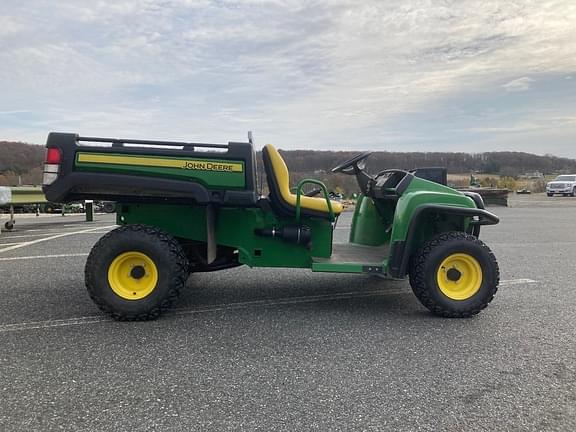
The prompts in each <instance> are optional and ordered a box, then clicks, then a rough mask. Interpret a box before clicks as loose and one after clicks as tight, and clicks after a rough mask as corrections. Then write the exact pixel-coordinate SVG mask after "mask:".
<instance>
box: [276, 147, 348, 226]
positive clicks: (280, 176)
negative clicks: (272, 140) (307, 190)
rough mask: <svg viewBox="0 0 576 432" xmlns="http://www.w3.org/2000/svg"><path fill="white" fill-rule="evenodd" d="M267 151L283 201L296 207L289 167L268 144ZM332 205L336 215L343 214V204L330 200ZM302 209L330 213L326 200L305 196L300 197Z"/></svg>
mask: <svg viewBox="0 0 576 432" xmlns="http://www.w3.org/2000/svg"><path fill="white" fill-rule="evenodd" d="M266 149H267V150H268V155H269V156H270V162H271V163H272V170H273V171H274V176H275V177H276V183H277V184H278V189H279V190H280V194H281V195H282V199H283V200H284V201H286V203H288V204H290V205H291V206H294V207H296V195H295V194H293V193H292V192H291V191H290V175H289V173H288V167H287V166H286V163H285V162H284V159H282V156H280V153H278V150H276V148H275V147H274V146H273V145H272V144H267V145H266ZM330 203H331V205H332V211H333V212H334V214H335V215H339V214H340V213H342V203H340V202H338V201H332V200H330ZM300 207H301V208H303V209H307V210H312V211H318V212H324V213H329V212H330V211H329V210H328V204H327V203H326V199H325V198H315V197H307V196H304V195H301V196H300Z"/></svg>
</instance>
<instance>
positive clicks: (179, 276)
mask: <svg viewBox="0 0 576 432" xmlns="http://www.w3.org/2000/svg"><path fill="white" fill-rule="evenodd" d="M125 253H139V254H143V255H145V256H146V257H147V258H149V259H150V260H151V262H152V263H153V266H152V267H154V268H155V270H154V271H155V272H156V274H155V277H154V278H156V277H157V282H156V283H155V284H152V285H151V286H152V287H153V288H152V290H151V292H150V293H149V294H147V295H145V296H144V297H143V298H138V299H136V300H133V299H127V298H124V297H122V296H121V295H119V294H118V293H117V292H116V291H115V290H114V289H113V288H112V286H111V279H110V278H109V271H111V270H110V266H111V265H112V264H113V263H114V262H115V260H116V258H118V257H120V256H121V255H122V254H125ZM188 267H189V264H188V259H187V258H186V255H185V253H184V251H183V250H182V247H181V246H180V244H179V243H178V242H177V241H176V239H174V237H172V236H171V235H169V234H167V233H166V232H164V231H162V230H160V229H157V228H154V227H150V226H147V225H126V226H122V227H120V228H117V229H115V230H114V231H111V232H109V233H108V234H106V235H105V236H104V237H102V238H101V239H100V240H99V241H98V242H97V243H96V245H94V247H93V248H92V250H91V251H90V255H89V256H88V259H87V261H86V267H85V272H84V274H85V282H86V288H87V289H88V294H89V295H90V297H91V298H92V300H93V301H94V303H96V305H97V306H98V307H99V308H100V309H101V310H102V311H104V312H105V313H107V314H109V315H110V316H112V318H114V319H116V320H119V321H146V320H152V319H156V318H158V317H159V316H160V315H161V314H162V313H163V312H164V311H166V310H167V309H169V308H170V307H171V306H172V304H173V303H174V301H175V300H176V299H177V298H178V295H179V293H180V290H181V289H182V288H184V287H185V285H186V279H187V277H188V274H189V271H188ZM133 268H134V267H133ZM140 268H141V269H142V267H140ZM122 274H124V273H122ZM144 274H145V275H146V272H144ZM146 276H147V275H146ZM129 277H130V278H134V279H140V278H142V277H143V276H142V275H140V276H132V272H130V273H129ZM134 294H136V293H134Z"/></svg>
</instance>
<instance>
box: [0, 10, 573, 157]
mask: <svg viewBox="0 0 576 432" xmlns="http://www.w3.org/2000/svg"><path fill="white" fill-rule="evenodd" d="M31 8H33V9H34V10H35V13H34V14H30V13H29V10H30V9H31ZM5 9H7V10H6V11H3V12H5V16H9V17H10V22H12V23H16V22H17V23H18V24H17V26H16V27H15V25H14V24H12V29H13V30H11V31H12V33H11V34H14V31H16V30H17V31H18V37H17V38H16V37H13V36H10V34H8V35H7V36H6V37H7V38H8V39H5V41H6V42H5V43H4V44H3V47H2V49H1V50H0V63H1V64H2V65H3V67H2V68H0V93H1V94H2V99H0V111H14V110H20V109H23V108H27V107H29V106H31V105H34V107H35V108H34V112H35V113H37V117H35V120H30V122H35V123H28V124H26V125H25V127H24V126H23V127H22V135H23V136H24V134H26V137H29V136H32V137H34V136H36V135H34V134H37V136H38V138H34V139H37V140H38V141H40V137H43V136H44V135H45V134H46V133H47V132H48V131H49V130H48V128H55V129H61V128H66V129H67V130H76V131H78V132H81V133H86V131H87V130H89V131H90V133H91V134H105V135H111V134H112V135H123V136H128V135H137V136H150V137H158V138H163V137H167V136H170V137H173V138H187V139H188V138H190V139H202V140H210V139H215V140H220V141H222V140H227V139H239V138H242V137H243V135H244V132H245V130H246V129H254V130H255V132H256V133H257V135H256V136H257V138H258V137H259V136H260V137H262V138H261V139H262V140H265V141H275V142H277V143H278V144H279V145H281V146H284V147H302V146H306V147H314V146H315V147H323V148H334V147H339V148H344V147H352V146H354V147H364V148H366V147H370V146H376V147H380V148H382V147H383V146H392V145H394V143H395V140H396V139H397V137H399V136H400V137H406V139H405V141H404V142H405V143H407V144H403V145H410V139H414V140H415V141H414V142H416V140H417V139H418V137H421V140H423V141H422V142H424V141H425V139H428V136H427V133H428V132H426V133H425V132H422V129H421V125H420V124H418V123H415V124H412V125H408V126H406V125H405V126H403V127H404V129H403V130H397V126H396V124H397V122H398V121H399V119H401V118H404V117H406V116H411V115H416V114H418V115H421V114H427V113H428V114H430V113H437V115H438V118H439V119H440V120H438V121H437V122H436V123H441V122H445V123H446V127H445V129H446V130H447V131H449V130H454V129H460V130H468V131H469V133H486V131H490V132H491V133H503V132H505V131H506V130H507V129H514V127H516V126H515V125H523V124H531V120H530V119H529V118H518V119H514V121H513V124H512V123H511V124H509V125H502V124H483V125H479V126H476V127H472V128H471V127H468V126H467V125H466V126H462V127H460V128H459V127H458V125H456V127H454V125H453V124H452V123H451V122H454V121H456V120H455V116H454V114H453V112H449V108H446V107H445V105H446V103H445V101H447V100H453V99H454V100H458V98H471V100H470V102H471V103H470V104H463V105H470V106H473V105H474V104H475V102H476V100H475V97H481V96H484V95H485V94H486V93H487V92H489V91H494V92H495V93H496V91H497V90H498V88H499V87H502V88H503V89H504V90H506V92H516V93H517V94H515V95H514V97H515V96H520V95H521V93H522V92H523V91H525V90H528V89H529V88H530V86H531V85H532V84H533V83H534V81H535V80H538V81H540V78H539V77H542V76H552V75H554V74H557V75H558V76H560V77H562V82H563V83H565V85H569V80H564V79H563V77H565V76H570V74H572V73H573V72H574V70H576V39H575V38H574V31H573V29H574V28H575V27H576V3H575V2H573V1H571V0H564V1H560V0H558V1H556V0H543V1H541V2H538V3H530V2H501V1H499V0H488V1H483V2H477V1H473V0H462V1H459V2H445V3H441V2H439V3H431V2H429V1H427V0H409V1H405V2H395V1H383V0H365V1H363V2H358V1H355V0H332V1H329V2H308V1H304V0H270V1H265V0H243V1H231V0H219V1H215V0H214V1H210V0H197V1H191V0H170V1H166V2H162V3H159V2H155V1H152V0H138V1H136V0H135V1H132V0H131V1H127V0H117V1H111V0H109V1H102V0H98V1H94V2H90V3H81V4H80V3H78V2H76V1H72V0H63V1H59V2H57V3H54V2H48V1H46V0H36V1H33V2H32V4H29V3H27V4H26V5H19V3H17V2H14V3H13V4H12V5H10V6H8V7H5ZM2 28H3V26H2V21H1V20H0V29H2ZM6 28H10V27H9V26H8V25H6ZM14 29H16V30H14ZM38 29H42V31H41V32H39V31H38ZM4 32H6V30H4ZM2 36H3V33H2V30H0V37H2ZM502 83H505V84H502ZM526 93H530V92H526ZM494 97H503V98H504V97H508V98H511V97H512V95H502V96H498V95H495V96H494ZM542 98H543V99H542V101H541V102H538V103H545V102H546V95H542ZM490 103H491V104H493V105H495V106H496V108H498V104H499V103H504V101H502V102H501V101H499V100H496V101H491V102H490ZM442 107H443V108H442ZM535 108H538V107H535ZM470 109H472V108H470ZM475 109H476V110H477V111H478V112H476V113H466V116H470V115H472V116H473V115H479V112H480V111H482V110H484V109H485V107H482V106H480V107H477V108H475ZM565 109H566V112H564V113H559V115H565V116H566V117H570V116H573V115H574V111H573V110H572V111H570V107H569V106H566V108H565ZM441 110H444V111H441ZM508 111H509V110H508ZM512 111H514V109H513V110H512ZM77 113H83V115H77ZM463 115H464V114H463ZM526 115H527V114H525V113H523V112H521V111H520V110H518V116H520V117H522V116H526ZM122 117H124V118H122ZM528 117H530V116H528ZM3 125H4V123H0V138H2V136H1V135H2V134H3V135H6V131H7V130H11V131H12V132H11V133H14V131H17V130H18V129H17V128H16V127H14V126H13V125H6V126H3ZM481 130H484V132H481ZM390 131H393V132H390ZM419 131H421V132H419ZM435 133H437V134H438V135H437V136H436V138H437V140H438V141H442V139H443V137H444V135H442V133H443V132H442V131H441V130H440V128H437V130H436V131H435ZM30 134H32V135H30ZM10 138H18V137H17V136H10ZM403 148H406V147H403ZM408 148H409V147H408ZM575 156H576V154H575Z"/></svg>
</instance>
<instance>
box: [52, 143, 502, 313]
mask: <svg viewBox="0 0 576 432" xmlns="http://www.w3.org/2000/svg"><path fill="white" fill-rule="evenodd" d="M47 148H48V150H47V159H46V165H45V181H44V192H45V194H46V196H47V198H48V199H49V200H50V201H55V202H68V201H72V200H78V199H97V200H111V201H116V202H117V203H118V204H117V207H116V208H117V224H118V225H119V226H120V227H148V228H151V229H154V230H156V231H154V232H158V233H161V235H167V236H169V237H170V241H172V240H173V241H174V245H176V246H175V247H176V248H178V250H179V251H181V252H182V253H183V254H184V255H185V260H184V261H186V262H185V266H186V267H187V271H188V272H200V271H214V270H221V269H225V268H229V267H234V266H238V265H247V266H249V267H284V268H307V269H310V270H312V271H314V272H332V273H366V274H372V275H378V276H382V277H385V278H394V279H399V278H404V277H405V276H406V275H407V274H409V272H410V265H411V262H414V261H415V257H416V255H417V253H418V251H421V250H422V248H423V247H424V246H425V245H426V244H427V242H430V241H431V240H433V239H437V238H439V236H442V235H443V234H444V235H445V234H447V233H460V234H461V235H462V236H468V237H466V238H467V239H468V240H467V241H469V242H470V241H472V240H473V239H477V238H478V236H479V232H480V226H481V225H491V224H495V223H497V222H498V218H497V217H496V216H495V215H493V214H492V213H490V212H488V211H486V210H485V209H484V205H483V202H482V199H481V198H480V196H479V195H477V194H471V193H468V194H465V193H461V192H459V191H457V190H454V189H452V188H450V187H448V186H446V185H445V184H440V183H439V182H437V181H432V180H428V179H426V178H423V177H427V175H426V173H427V172H429V170H414V171H411V172H408V171H403V170H396V169H393V170H384V171H381V172H380V173H378V174H377V175H370V174H368V173H367V172H366V171H365V170H364V161H365V159H366V158H367V157H368V156H369V153H363V154H360V155H358V156H356V157H355V158H353V159H351V160H349V161H346V162H345V163H343V164H340V165H339V166H338V167H336V168H335V169H334V170H333V171H335V172H343V173H345V174H351V175H355V176H356V177H357V179H358V184H359V186H360V189H361V192H362V193H361V194H360V196H359V198H358V201H357V203H356V206H355V209H354V214H353V218H352V225H351V228H350V236H349V242H347V243H334V241H333V234H334V229H335V226H336V224H337V222H338V217H339V215H340V214H341V212H342V208H341V204H340V203H337V202H334V201H331V200H330V198H329V195H328V191H327V190H326V187H325V186H324V185H323V184H322V183H321V182H318V181H316V180H311V179H305V180H302V181H300V182H299V183H298V184H297V185H296V186H295V190H294V188H293V189H292V190H291V191H288V187H289V186H290V185H289V179H288V171H287V168H286V166H285V164H284V162H283V160H282V158H281V155H280V153H278V152H277V151H276V150H275V149H274V148H273V147H272V146H266V147H265V148H264V149H263V160H264V169H265V171H266V180H267V183H268V189H269V194H268V195H267V196H262V195H261V191H260V190H258V184H259V183H258V179H257V176H256V173H257V172H258V169H257V166H256V153H255V151H254V148H253V144H252V142H251V138H250V140H249V142H246V143H233V142H231V143H228V144H204V143H188V142H162V141H148V140H146V141H145V140H119V139H108V138H94V137H80V136H78V135H75V134H63V133H51V134H50V135H49V137H48V142H47ZM439 172H440V173H441V174H442V173H443V175H444V179H445V170H444V171H443V170H438V169H436V170H433V173H434V174H438V173H439ZM428 177H429V176H428ZM432 177H434V176H432ZM436 177H437V176H436ZM440 177H442V176H440ZM436 180H437V178H436ZM441 183H442V181H441ZM444 183H445V181H444ZM310 184H312V185H314V186H317V189H315V190H314V191H312V193H311V194H310V193H309V194H305V193H304V189H305V188H306V185H310ZM314 194H320V195H321V197H315V198H314V197H310V196H308V195H314ZM125 231H126V229H124V231H122V232H125ZM123 235H125V236H126V235H128V234H126V233H124V234H123ZM151 235H152V234H151ZM154 235H156V234H154ZM158 235H160V234H158ZM463 238H464V237H463ZM106 241H108V242H109V243H111V244H112V240H106ZM124 241H125V240H124ZM97 246H98V245H97ZM110 247H111V248H112V246H110ZM135 247H136V246H135ZM142 248H143V249H142V250H140V249H138V250H140V252H138V251H136V249H137V248H136V249H134V250H135V252H133V253H134V254H137V253H142V254H144V256H147V255H146V253H145V249H146V248H145V247H144V246H142ZM116 249H118V248H116ZM120 249H121V248H120ZM120 249H118V252H116V253H117V255H118V256H120V255H122V254H120V252H121V250H120ZM97 250H98V247H95V249H94V251H93V254H95V253H96V252H95V251H97ZM122 250H123V249H122ZM126 251H127V252H123V254H124V255H125V254H126V253H128V254H129V253H132V252H130V247H129V246H128V247H127V249H126ZM143 251H144V252H143ZM150 253H151V254H153V253H152V252H150ZM93 254H91V255H93ZM471 254H472V255H473V253H472V252H471ZM124 255H123V256H124ZM452 255H454V256H456V255H457V254H452ZM452 255H450V256H452ZM472 255H471V256H472ZM91 258H92V257H91ZM125 259H126V260H128V261H126V262H129V263H131V264H130V266H131V267H126V268H129V269H130V268H134V267H137V268H138V271H137V272H132V273H134V274H133V276H134V275H135V276H134V277H133V276H130V277H128V279H125V277H124V275H123V273H122V274H121V271H123V270H121V271H120V273H118V275H117V277H116V276H114V274H112V273H111V272H112V270H109V272H108V280H105V279H106V278H104V280H103V281H102V282H98V283H100V285H102V287H100V288H98V289H106V286H108V288H109V289H110V288H111V290H112V294H110V296H114V295H117V296H118V295H119V296H120V297H123V294H122V292H123V291H122V288H119V289H118V290H116V289H115V288H114V286H115V284H116V285H118V284H122V283H123V282H122V281H125V283H126V285H127V286H129V288H130V289H128V290H127V291H126V292H127V293H128V294H126V295H124V297H125V298H121V299H120V300H122V302H123V303H122V304H125V305H126V308H127V309H126V310H128V311H132V310H140V309H138V308H137V307H135V305H136V304H138V303H142V304H143V305H144V303H146V302H148V301H149V297H150V296H151V295H150V294H146V295H145V296H144V297H141V293H140V292H138V289H139V288H138V287H139V286H140V285H139V284H141V281H142V280H144V279H140V278H142V277H143V276H139V273H141V272H140V267H142V268H144V267H146V265H145V264H146V263H148V264H147V265H148V266H149V267H153V270H154V271H155V272H156V273H150V274H148V273H146V272H144V273H142V274H145V275H146V277H148V276H152V277H154V276H155V275H156V277H157V279H158V281H160V282H161V280H162V272H163V270H162V268H160V267H158V265H157V263H158V262H160V261H158V262H156V263H155V262H154V260H153V259H151V260H150V261H143V263H144V264H142V265H139V264H138V261H137V259H138V255H134V256H133V257H132V258H130V256H128V258H125ZM143 259H145V258H143ZM454 259H456V261H454V262H455V263H457V264H454V265H453V266H452V267H453V270H454V271H456V269H457V268H458V272H460V273H461V271H462V269H471V271H472V273H473V274H474V272H475V270H474V269H475V268H476V267H475V266H476V264H475V263H474V262H473V261H469V263H468V264H466V262H467V261H466V259H467V258H466V259H464V261H458V259H457V258H454ZM94 260H96V258H94ZM130 260H132V261H130ZM478 260H480V258H478ZM478 260H476V261H478ZM89 261H90V258H89ZM108 261H111V263H110V262H108ZM108 261H105V260H104V261H103V262H102V263H101V262H99V265H107V264H108V265H110V269H112V267H114V268H116V267H118V266H120V267H118V268H120V269H122V265H124V264H122V263H120V264H118V262H116V261H114V256H113V254H112V255H111V256H110V257H109V259H108ZM106 263H107V264H106ZM114 263H116V264H114ZM89 264H90V263H88V264H87V284H88V285H90V284H89V283H88V274H89V273H90V272H89V270H88V267H89ZM125 265H129V264H125ZM115 266H116V267H115ZM467 266H468V267H467ZM470 266H471V267H470ZM157 267H158V268H157ZM454 271H453V273H454ZM103 272H104V273H105V270H103ZM132 273H131V274H132ZM476 273H477V272H476ZM90 274H91V273H90ZM496 274H497V269H496ZM137 276H139V277H137ZM94 277H95V278H96V276H94ZM460 277H462V278H464V276H459V278H460ZM475 277H476V279H474V280H472V282H471V283H474V284H476V285H478V284H479V283H484V282H485V280H486V277H485V276H484V278H482V274H480V276H479V280H480V282H478V274H476V275H475ZM123 278H124V279H123ZM452 279H453V277H452ZM452 279H450V280H448V279H447V282H446V283H447V284H451V283H452V282H454V284H457V283H461V281H462V280H464V279H458V280H454V281H453V280H452ZM160 282H157V283H158V284H159V283H160ZM439 283H440V282H439ZM440 285H442V284H441V283H440ZM495 285H497V280H496V282H495ZM454 286H456V285H454ZM132 288H133V291H134V298H130V291H132ZM448 288H450V287H448ZM448 288H447V290H448ZM90 289H91V288H90V286H89V291H90ZM477 290H479V288H478V289H477ZM168 291H169V290H168ZM168 291H167V292H168ZM493 291H494V292H495V289H494V290H493ZM137 292H138V294H137ZM150 292H152V293H153V294H154V295H155V291H154V287H152V288H151V291H150ZM446 292H449V293H450V292H451V291H449V290H448V291H446ZM454 292H455V291H454ZM119 293H120V294H119ZM90 294H91V296H92V297H93V298H94V300H95V301H96V303H97V304H98V305H99V306H100V307H101V308H102V309H103V310H105V311H107V312H109V313H111V314H112V315H113V316H115V315H114V314H115V310H114V308H116V307H118V308H119V310H121V311H120V312H118V313H116V316H115V317H117V318H120V319H148V318H153V317H155V316H157V315H158V314H157V313H156V312H154V313H152V312H150V311H151V310H152V306H148V309H147V310H148V312H149V313H148V314H146V313H144V315H142V313H141V314H140V315H135V313H134V314H131V312H126V311H125V310H124V309H122V307H123V306H122V305H121V306H117V303H118V302H117V300H119V299H117V298H115V297H113V298H112V299H111V300H110V301H108V302H106V301H104V300H102V298H104V297H106V295H108V294H106V295H104V294H102V293H100V294H98V293H94V292H90ZM456 294H457V293H456ZM417 295H418V294H417ZM492 295H493V293H492ZM457 296H458V294H457V295H456V297H457ZM450 300H451V301H455V299H450ZM490 300H491V298H490ZM151 303H153V302H151ZM111 304H114V306H111ZM486 304H487V303H486ZM144 306H146V305H144ZM156 306H157V305H156ZM428 307H429V306H428ZM156 308H157V309H160V310H161V309H163V308H158V307H156ZM429 308H430V307H429ZM144 309H146V308H145V307H144ZM144 309H142V310H144ZM431 310H432V309H431ZM433 312H434V310H433ZM474 313H476V312H474ZM472 314H473V313H470V314H468V315H472ZM444 315H446V314H444ZM464 315H466V314H464ZM143 317H144V318H143Z"/></svg>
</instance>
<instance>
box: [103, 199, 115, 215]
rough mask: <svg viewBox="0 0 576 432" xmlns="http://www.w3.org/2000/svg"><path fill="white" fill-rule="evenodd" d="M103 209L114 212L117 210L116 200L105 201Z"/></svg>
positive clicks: (105, 211) (106, 211)
mask: <svg viewBox="0 0 576 432" xmlns="http://www.w3.org/2000/svg"><path fill="white" fill-rule="evenodd" d="M102 210H103V211H104V213H114V212H115V211H116V203H115V202H110V201H109V202H105V203H104V205H103V207H102Z"/></svg>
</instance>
